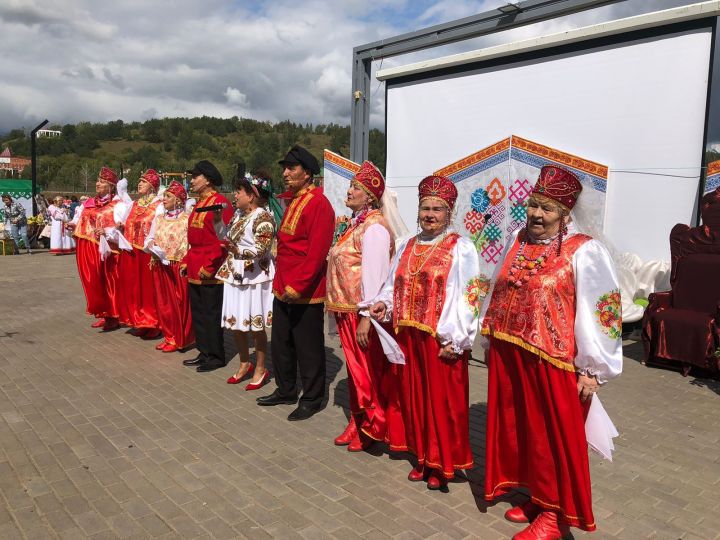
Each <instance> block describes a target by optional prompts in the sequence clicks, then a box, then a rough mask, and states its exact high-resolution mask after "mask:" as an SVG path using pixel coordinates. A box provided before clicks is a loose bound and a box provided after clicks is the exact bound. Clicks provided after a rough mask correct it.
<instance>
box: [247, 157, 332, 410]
mask: <svg viewBox="0 0 720 540" xmlns="http://www.w3.org/2000/svg"><path fill="white" fill-rule="evenodd" d="M279 163H280V165H282V166H283V180H284V181H285V187H286V188H287V191H286V192H285V193H284V194H282V195H280V197H282V198H284V199H286V200H287V201H288V206H287V210H285V214H284V215H283V219H282V222H281V223H280V228H279V230H278V235H277V260H276V261H275V279H274V281H273V294H274V295H275V299H274V301H273V325H272V337H271V340H272V360H273V367H274V368H275V370H274V371H275V381H276V382H277V386H278V387H277V389H276V390H275V391H274V392H273V393H272V394H270V395H268V396H263V397H260V398H258V400H257V402H258V405H266V406H267V405H280V404H289V405H290V404H294V403H295V402H296V401H298V397H297V396H298V392H297V384H296V383H297V372H298V369H299V371H300V379H301V382H302V389H303V392H302V397H300V402H299V404H298V407H297V409H295V410H294V411H293V412H292V413H290V415H289V416H288V420H305V419H306V418H310V417H311V416H312V415H314V414H315V413H316V412H318V411H319V410H320V407H321V404H322V401H323V399H324V397H325V333H324V305H323V303H324V302H325V275H326V273H327V262H326V260H327V255H328V251H329V250H330V245H331V244H332V238H333V232H334V227H335V212H333V209H332V206H331V205H330V201H328V200H327V198H326V197H325V195H323V193H322V188H318V187H315V185H314V184H313V175H315V174H318V173H319V172H320V167H319V165H318V162H317V159H315V157H314V156H313V155H312V154H311V153H310V152H308V151H307V150H306V149H305V148H303V147H301V146H298V145H295V146H293V147H292V148H291V149H290V151H289V152H288V153H287V155H286V156H285V158H284V159H283V160H281V161H280V162H279Z"/></svg>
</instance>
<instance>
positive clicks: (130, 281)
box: [118, 194, 162, 329]
mask: <svg viewBox="0 0 720 540" xmlns="http://www.w3.org/2000/svg"><path fill="white" fill-rule="evenodd" d="M161 204H162V203H161V202H160V199H159V198H158V197H157V196H156V195H154V194H151V195H149V196H146V197H141V198H140V199H138V200H137V201H135V202H133V204H132V207H131V208H130V213H129V214H128V216H127V219H126V220H125V228H124V231H123V236H124V237H125V239H126V240H127V241H128V243H129V244H130V246H132V250H127V251H126V250H123V251H122V252H121V253H120V259H119V261H118V269H119V276H118V277H119V280H120V289H121V291H122V294H121V295H120V297H119V298H118V309H119V311H120V322H122V323H123V324H126V325H127V326H132V327H133V328H146V329H155V328H158V315H157V308H156V306H155V295H154V293H153V279H152V277H151V275H150V254H149V253H147V252H145V251H144V246H145V238H146V237H147V235H148V233H149V232H150V227H151V226H152V222H153V219H154V218H155V214H156V213H157V211H158V207H159V205H161Z"/></svg>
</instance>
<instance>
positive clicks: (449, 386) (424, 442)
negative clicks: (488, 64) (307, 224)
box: [370, 176, 479, 489]
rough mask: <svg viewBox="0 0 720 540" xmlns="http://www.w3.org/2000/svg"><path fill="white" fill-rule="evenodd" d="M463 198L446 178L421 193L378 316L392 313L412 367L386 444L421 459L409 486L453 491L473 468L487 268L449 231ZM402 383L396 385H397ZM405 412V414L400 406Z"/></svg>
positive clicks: (430, 181) (399, 371) (426, 182)
mask: <svg viewBox="0 0 720 540" xmlns="http://www.w3.org/2000/svg"><path fill="white" fill-rule="evenodd" d="M457 196H458V192H457V189H456V188H455V184H453V183H452V181H450V180H449V179H447V178H445V177H442V176H428V177H427V178H425V179H423V181H422V182H420V185H419V199H420V201H419V207H418V224H419V232H418V234H417V235H416V236H412V237H410V238H409V239H407V240H404V241H403V242H402V243H401V244H400V246H399V247H398V251H397V254H396V255H395V257H394V258H393V261H392V265H391V267H390V272H389V275H388V280H387V282H386V283H385V285H384V286H383V288H382V290H381V291H380V294H379V295H378V297H377V298H376V299H375V300H376V302H375V304H374V305H373V306H372V308H371V310H370V313H371V315H372V316H373V317H374V318H375V319H377V320H384V318H385V315H386V313H392V324H393V327H394V328H395V332H396V337H397V344H398V345H399V346H400V350H401V351H402V355H403V356H404V358H405V365H396V366H394V367H395V368H396V369H394V370H392V371H390V374H389V375H388V376H389V377H391V378H394V381H388V387H389V388H390V389H392V388H394V389H396V390H397V396H395V395H389V396H387V399H388V406H387V414H386V417H387V434H386V440H387V442H388V444H389V446H390V449H391V450H397V451H408V452H411V453H413V454H415V455H416V456H417V465H416V466H415V468H413V469H412V470H411V471H410V474H409V475H408V480H410V481H414V482H417V481H421V480H423V479H425V480H426V481H427V486H428V488H429V489H445V488H446V485H447V481H448V479H451V478H453V477H454V476H455V471H456V470H458V469H468V468H471V467H472V465H473V457H472V452H471V451H470V434H469V429H470V428H469V420H468V394H469V392H468V358H469V356H470V349H471V348H472V344H473V341H474V339H475V335H476V333H477V317H478V312H479V306H478V303H477V300H478V295H477V294H476V292H475V290H476V289H477V282H478V272H479V262H478V255H477V251H476V250H475V246H474V245H473V244H472V242H471V241H470V240H468V239H466V238H461V237H460V235H458V234H457V233H455V232H450V231H449V230H448V227H449V225H450V222H451V214H452V209H453V207H454V206H455V201H456V199H457ZM392 382H394V384H391V383H392ZM395 404H397V407H396V406H395Z"/></svg>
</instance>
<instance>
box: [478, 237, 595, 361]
mask: <svg viewBox="0 0 720 540" xmlns="http://www.w3.org/2000/svg"><path fill="white" fill-rule="evenodd" d="M520 234H522V233H520ZM519 236H520V235H518V238H516V239H515V243H514V244H513V246H512V247H511V248H510V251H509V252H508V254H507V257H506V258H505V261H504V262H503V264H502V268H501V269H500V272H499V274H498V278H497V281H496V283H495V289H494V290H493V292H492V298H491V303H490V306H489V307H488V310H487V313H486V315H485V318H484V320H483V326H482V330H481V331H482V333H483V335H486V336H487V335H490V336H493V337H495V338H497V339H501V340H503V341H509V342H510V343H514V344H515V345H517V346H518V347H522V348H523V349H526V350H528V351H530V352H532V353H534V354H537V355H538V356H539V357H541V358H542V359H543V360H546V361H548V362H550V363H551V364H553V365H555V366H557V367H559V368H561V369H565V370H567V371H575V365H574V363H573V361H574V359H575V356H576V353H577V351H576V347H575V280H574V271H573V266H572V259H573V255H575V252H576V251H577V250H578V249H579V248H580V247H581V246H582V245H583V244H584V243H585V242H587V241H588V240H591V239H592V238H591V237H590V236H586V235H584V234H575V235H573V236H570V237H569V238H566V239H565V240H563V243H562V249H561V251H560V255H559V256H555V254H554V253H553V254H550V256H549V258H548V259H547V262H546V263H545V266H544V267H543V268H542V270H541V271H540V272H538V273H537V274H535V275H534V276H530V277H529V279H528V281H527V282H525V283H524V284H523V285H522V286H521V287H514V286H513V285H511V284H510V280H509V279H508V273H509V271H510V267H511V266H512V263H513V261H514V260H515V257H516V255H517V252H518V250H519V249H520V242H521V239H520V238H519ZM546 247H547V246H546V245H544V244H527V245H526V246H525V250H524V253H523V254H524V255H525V258H526V259H535V258H537V257H539V256H540V255H542V253H543V252H544V251H545V249H546ZM529 272H530V271H529V270H522V273H521V274H520V275H519V277H523V276H525V275H526V274H528V273H529Z"/></svg>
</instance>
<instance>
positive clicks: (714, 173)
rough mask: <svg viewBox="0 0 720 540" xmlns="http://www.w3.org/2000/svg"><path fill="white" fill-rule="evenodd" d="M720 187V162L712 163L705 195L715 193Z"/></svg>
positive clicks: (706, 179)
mask: <svg viewBox="0 0 720 540" xmlns="http://www.w3.org/2000/svg"><path fill="white" fill-rule="evenodd" d="M719 187H720V160H718V161H711V162H710V163H708V166H707V177H706V178H705V189H704V190H703V195H705V194H706V193H710V192H711V191H715V190H716V189H717V188H719Z"/></svg>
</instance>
